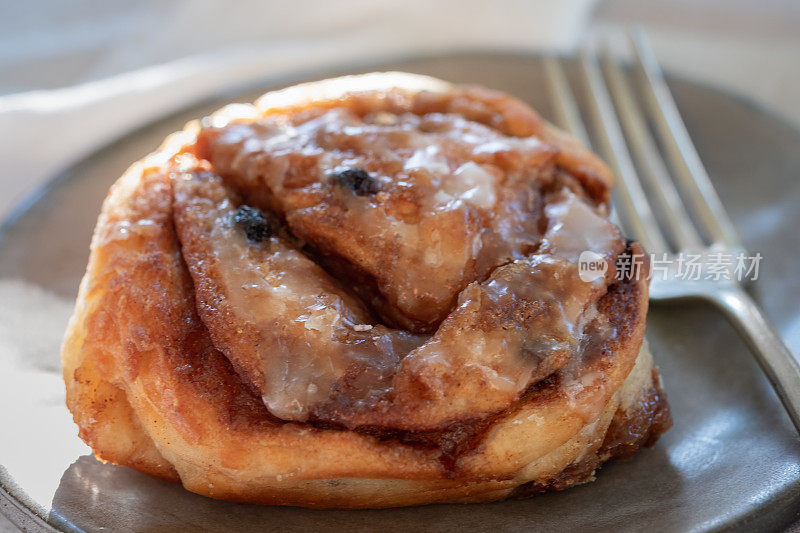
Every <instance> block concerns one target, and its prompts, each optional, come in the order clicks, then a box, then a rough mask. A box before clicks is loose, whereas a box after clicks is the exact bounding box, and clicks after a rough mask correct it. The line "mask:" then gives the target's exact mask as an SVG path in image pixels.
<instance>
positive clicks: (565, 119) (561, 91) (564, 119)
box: [544, 56, 622, 227]
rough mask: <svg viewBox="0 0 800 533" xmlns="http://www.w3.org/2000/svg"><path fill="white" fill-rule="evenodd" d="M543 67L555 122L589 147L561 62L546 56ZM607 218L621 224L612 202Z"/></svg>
mask: <svg viewBox="0 0 800 533" xmlns="http://www.w3.org/2000/svg"><path fill="white" fill-rule="evenodd" d="M544 67H545V74H546V76H547V82H548V88H549V92H550V100H551V101H552V103H553V107H554V108H555V115H556V116H555V119H556V124H557V125H558V126H559V127H560V128H562V129H564V130H566V131H568V132H569V133H570V134H571V135H572V136H573V137H575V138H576V139H578V140H579V141H580V142H581V144H583V145H584V146H585V147H587V148H591V146H592V144H591V142H590V141H589V135H588V134H587V133H586V127H585V126H584V124H583V121H582V120H581V113H580V111H579V110H578V104H577V103H576V102H575V97H574V96H573V94H572V90H571V89H570V88H569V82H567V77H566V75H565V74H564V69H563V68H562V67H561V63H560V62H559V60H558V59H557V58H556V57H554V56H546V57H545V59H544ZM608 218H609V219H610V220H611V222H612V223H613V224H614V225H615V226H617V227H621V226H622V224H621V223H620V221H619V217H618V216H617V210H616V209H615V207H614V205H613V203H612V205H611V212H610V213H609V215H608Z"/></svg>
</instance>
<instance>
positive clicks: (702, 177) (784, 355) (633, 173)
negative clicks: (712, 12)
mask: <svg viewBox="0 0 800 533" xmlns="http://www.w3.org/2000/svg"><path fill="white" fill-rule="evenodd" d="M631 44H632V47H633V50H634V52H635V71H636V74H637V77H638V79H639V82H640V83H639V87H640V91H641V93H640V96H641V98H642V100H643V102H644V104H645V105H644V108H645V110H646V111H645V112H644V113H643V112H642V110H641V106H640V105H639V102H638V101H637V100H636V98H635V93H634V91H633V89H632V88H631V85H630V84H629V83H628V79H627V77H626V75H625V72H624V71H623V69H622V67H620V65H619V64H618V63H617V62H616V61H615V60H614V59H613V58H612V56H611V54H610V53H609V51H608V49H607V48H604V49H603V50H602V52H601V54H600V55H601V59H602V61H601V62H600V61H598V59H597V55H596V53H595V52H594V49H593V48H592V47H585V48H584V49H583V50H582V52H581V54H580V57H579V63H580V70H581V74H582V80H583V82H584V85H585V87H586V89H587V95H588V97H587V100H588V112H589V115H590V117H591V119H592V120H591V123H592V125H593V126H594V127H593V128H592V133H593V138H594V139H595V140H596V144H597V148H598V149H599V151H600V152H601V153H602V154H603V155H604V156H605V158H606V161H607V162H608V163H609V164H610V166H611V168H612V170H613V171H614V174H615V175H616V177H617V178H618V181H619V183H618V185H617V187H616V191H615V197H614V200H613V203H614V207H615V209H616V210H617V211H619V212H620V214H621V215H622V218H623V222H624V227H625V228H626V229H627V230H628V231H629V232H630V233H631V235H632V236H633V237H634V238H636V239H637V240H638V241H640V242H641V243H642V245H643V246H644V247H645V249H646V250H647V251H648V252H651V253H654V254H656V257H664V258H665V259H666V261H665V263H666V265H669V266H668V267H667V268H665V270H664V271H662V276H653V277H652V279H651V286H650V300H651V301H653V302H661V301H685V300H692V299H701V300H707V301H710V302H712V303H713V304H715V305H716V306H717V307H718V308H719V309H720V310H722V311H723V313H724V314H725V316H726V317H727V318H728V319H729V320H730V321H731V323H732V324H733V325H734V326H735V327H736V329H737V330H738V331H739V333H740V334H741V335H742V337H743V338H744V340H745V341H746V342H747V343H748V345H749V346H750V348H751V351H752V352H753V354H754V356H755V358H756V360H757V361H758V363H759V365H760V366H761V368H762V370H763V371H764V373H765V374H766V376H767V378H768V379H769V381H770V383H772V386H773V388H774V389H775V392H776V393H777V394H778V397H779V398H780V400H781V402H782V403H783V406H784V407H785V408H786V411H787V412H788V414H789V417H790V418H791V420H792V423H793V424H794V426H795V428H796V429H797V431H798V432H800V365H798V363H797V360H796V359H795V358H794V357H793V356H792V354H791V352H789V350H788V348H787V347H786V345H785V344H783V342H782V341H781V339H780V336H779V335H778V333H777V332H776V331H775V329H774V327H773V326H772V325H771V324H770V323H769V321H768V320H767V318H766V317H765V316H764V314H763V312H762V311H761V309H760V308H759V307H758V305H757V304H756V303H755V302H754V301H753V299H752V298H751V297H750V296H749V295H748V293H747V292H745V290H744V289H743V288H742V285H741V283H740V282H739V281H737V280H736V279H733V277H732V276H729V277H725V276H722V277H720V276H717V277H718V279H697V280H688V279H685V278H684V277H682V276H681V275H680V273H679V272H678V271H677V268H676V265H677V264H678V254H685V253H687V252H691V253H694V254H697V255H700V256H701V260H700V263H701V267H703V268H706V267H708V262H709V260H710V257H711V254H725V255H726V256H727V255H730V256H731V257H734V256H736V255H739V254H744V253H745V248H744V246H742V244H741V242H740V240H739V237H738V235H737V232H736V230H735V229H734V226H733V224H732V223H731V220H730V218H729V217H728V215H727V213H726V212H725V209H724V208H723V206H722V203H721V202H720V199H719V197H718V196H717V193H716V191H715V190H714V188H713V186H712V185H711V181H710V179H709V177H708V174H707V173H706V171H705V168H704V167H703V164H702V162H701V161H700V157H699V156H698V154H697V151H696V150H695V148H694V146H693V145H692V142H691V139H690V138H689V134H688V132H687V131H686V128H685V126H684V124H683V121H682V120H681V117H680V115H679V113H678V110H677V107H676V105H675V102H674V100H673V99H672V96H671V94H670V92H669V89H668V88H667V84H666V82H665V81H664V77H663V75H662V73H661V69H660V68H659V66H658V63H657V61H656V58H655V55H654V53H653V51H652V48H651V47H650V44H649V42H648V40H647V37H646V36H645V34H644V33H643V32H641V31H639V32H636V33H634V34H633V35H632V36H631ZM601 63H602V68H601ZM545 67H546V73H547V78H548V82H549V84H550V89H551V96H552V99H553V103H554V107H555V111H556V119H557V122H559V123H560V124H559V125H560V126H562V127H564V128H566V129H567V130H569V131H570V132H571V133H572V134H573V135H575V136H576V137H577V138H578V139H579V140H581V141H583V142H584V143H585V144H586V145H587V146H591V144H590V143H589V136H588V135H587V130H586V128H585V126H584V123H583V121H582V120H581V114H580V110H579V108H578V105H577V103H576V100H575V98H574V97H573V95H572V92H571V90H570V87H569V83H568V81H567V78H566V76H565V74H564V71H563V70H562V67H561V64H560V63H559V61H558V60H557V59H555V58H553V57H550V58H547V59H546V60H545ZM604 73H605V79H604V75H603V74H604ZM606 79H607V80H608V82H607V83H606V81H605V80H606ZM648 119H649V121H650V122H648ZM649 124H652V125H653V128H654V130H655V132H656V134H657V136H658V138H659V140H660V142H661V146H662V147H663V152H664V155H665V156H666V159H667V160H668V161H669V167H668V166H667V164H666V163H665V161H664V159H663V158H662V155H661V151H660V150H659V145H658V144H656V141H655V140H654V139H653V136H652V135H651V134H650V128H649ZM668 168H671V169H672V170H673V172H674V174H675V180H674V181H673V179H672V178H671V177H670V172H669V170H668ZM640 174H641V178H642V180H640ZM643 183H644V184H645V186H646V189H645V187H643ZM676 185H677V186H676ZM679 189H680V193H682V194H683V197H685V198H686V199H687V204H688V205H684V203H683V201H682V197H681V194H680V193H679V192H678V190H679ZM646 190H647V192H645V191H646ZM651 200H652V201H653V204H654V206H655V207H656V208H657V210H658V211H655V210H654V209H653V207H651ZM690 211H691V212H692V213H693V214H694V216H695V219H696V221H697V223H696V225H695V223H694V222H693V221H692V218H690V215H689V212H690ZM657 215H659V216H657Z"/></svg>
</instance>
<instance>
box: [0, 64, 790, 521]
mask: <svg viewBox="0 0 800 533" xmlns="http://www.w3.org/2000/svg"><path fill="white" fill-rule="evenodd" d="M385 69H398V70H408V71H412V72H418V73H423V74H431V75H434V76H438V77H442V78H444V79H447V80H451V81H454V82H477V83H482V84H485V85H487V86H490V87H493V88H497V89H500V90H503V91H507V92H509V93H511V94H513V95H516V96H518V97H520V98H521V99H523V100H526V101H528V102H530V103H531V104H532V105H533V106H534V107H535V108H537V109H539V110H540V111H541V112H542V113H543V114H544V115H548V114H549V113H548V112H549V109H548V102H547V91H546V87H545V84H544V80H543V77H542V65H541V59H540V58H538V57H534V56H529V55H513V54H502V55H500V54H493V55H487V54H480V55H475V54H468V55H457V56H447V57H436V58H425V59H414V60H408V61H397V62H392V63H381V64H374V65H362V66H360V67H358V68H354V69H337V70H331V71H330V72H313V73H304V74H302V75H296V76H291V77H284V78H280V79H270V80H265V81H264V82H263V83H260V84H258V85H257V86H253V87H250V88H249V90H244V91H241V93H239V94H232V95H225V96H221V97H219V98H217V99H215V100H214V101H210V102H207V103H206V104H205V105H199V106H195V107H193V108H191V109H187V110H185V111H183V112H180V113H178V114H176V115H173V116H170V117H166V118H164V119H163V120H160V121H158V122H156V123H153V124H151V125H148V126H146V127H145V128H142V129H140V130H138V131H136V132H134V133H131V134H130V135H127V136H125V137H124V138H122V139H119V140H116V141H114V142H112V143H111V144H109V145H108V146H106V147H105V148H103V149H102V150H99V151H98V152H97V153H95V154H94V155H92V156H90V157H88V158H87V159H85V160H83V161H81V162H80V163H78V164H77V165H75V166H73V167H72V168H70V169H68V170H67V171H65V172H64V173H63V174H61V175H60V176H58V177H57V178H56V179H55V180H54V181H53V183H52V184H51V185H50V186H49V187H47V188H46V189H45V190H43V191H41V192H40V194H38V195H37V196H36V197H35V198H33V199H32V200H31V201H29V202H28V203H27V204H26V205H24V206H22V207H20V208H19V209H17V211H16V213H15V215H14V216H12V217H11V218H10V219H9V220H8V221H7V222H6V224H5V225H4V226H3V228H2V234H1V235H0V302H1V303H0V465H2V466H0V511H2V512H3V513H4V514H6V515H7V516H9V518H10V519H11V520H12V521H13V522H15V523H17V524H19V525H20V526H23V527H25V528H28V529H33V530H35V529H46V528H56V529H61V530H86V531H97V530H100V529H103V528H110V529H113V530H115V531H119V530H126V531H144V530H147V531H161V530H176V529H177V530H180V529H191V530H217V531H246V530H263V529H265V528H278V527H279V528H280V529H281V530H283V531H305V530H308V529H311V528H319V527H325V528H333V529H342V530H347V531H354V530H364V529H368V530H381V531H384V532H387V531H393V530H408V529H411V530H415V529H416V530H421V529H425V530H432V531H437V530H439V531H441V530H455V529H457V530H459V531H472V530H487V529H490V528H491V529H492V530H494V531H505V530H520V529H523V528H526V529H527V528H536V529H537V530H542V531H547V530H561V531H564V530H566V531H582V530H589V529H592V530H609V531H610V530H613V531H620V530H664V531H701V530H702V531H706V530H715V529H750V528H753V527H759V528H761V529H779V528H781V527H783V526H784V525H786V524H787V523H790V522H791V521H792V520H793V519H796V518H797V515H798V512H800V439H799V438H798V436H797V435H796V434H795V432H794V431H793V429H792V426H791V424H790V422H789V418H788V417H787V416H786V414H785V413H784V412H783V410H782V409H781V406H780V404H779V403H778V401H777V399H776V396H775V394H774V393H773V392H772V390H771V389H770V387H769V385H768V383H767V381H766V379H765V378H764V377H763V376H762V374H761V373H760V371H759V369H758V366H757V365H756V364H755V363H754V361H753V360H752V359H751V357H750V354H749V353H748V351H747V349H746V348H745V347H744V345H743V344H742V342H741V341H740V340H739V338H738V337H737V335H736V333H735V332H734V330H733V329H732V328H731V327H730V326H729V325H728V324H727V323H726V322H725V320H724V319H723V318H722V317H721V316H720V315H719V314H718V313H717V312H715V311H714V310H713V309H711V308H710V307H708V306H706V305H702V304H696V305H680V306H677V305H676V306H660V305H657V306H654V308H652V310H651V312H650V316H649V320H648V337H649V340H650V344H651V347H652V351H653V353H654V354H655V357H656V361H657V362H658V364H659V365H660V366H661V369H662V372H663V377H664V381H665V386H666V391H667V394H668V396H669V399H670V403H671V404H672V410H673V416H674V419H675V426H674V427H673V428H672V429H671V430H670V431H669V432H668V433H666V434H665V435H664V436H663V437H662V439H661V440H660V441H659V442H658V444H657V445H656V446H655V447H654V448H652V449H648V450H645V451H643V452H642V453H640V454H639V455H638V456H637V457H636V458H634V459H633V460H631V461H627V462H615V463H612V464H608V465H607V466H605V467H603V468H602V469H601V470H600V471H599V473H598V479H597V481H596V482H594V483H591V484H588V485H584V486H580V487H577V488H574V489H571V490H568V491H565V492H560V493H552V494H546V495H543V496H538V497H536V498H533V499H530V500H523V501H508V502H501V503H495V504H473V505H431V506H425V507H416V508H406V509H391V510H374V511H313V510H306V509H297V508H280V507H267V506H251V505H240V504H232V503H227V502H222V501H215V500H211V499H207V498H204V497H201V496H197V495H195V494H191V493H189V492H187V491H185V490H183V489H182V488H181V487H180V486H179V485H175V484H170V483H165V482H161V481H158V480H155V479H151V478H149V477H147V476H145V475H143V474H140V473H138V472H135V471H133V470H129V469H127V468H120V467H116V466H112V465H105V464H101V463H99V462H98V461H96V460H95V459H94V458H93V457H92V456H91V455H90V454H89V450H88V449H87V448H86V447H85V446H84V445H83V444H82V443H81V442H80V440H79V439H78V438H77V436H76V428H75V426H74V425H73V424H72V421H71V418H70V416H69V414H68V412H67V410H66V408H64V406H63V385H62V383H61V377H60V364H59V354H58V347H59V343H60V339H61V336H62V334H63V331H64V328H65V326H66V321H67V319H68V317H69V314H70V312H71V309H72V300H73V298H74V297H75V294H76V292H77V287H78V282H79V280H80V277H81V275H82V274H83V270H84V268H85V266H86V259H87V255H88V245H89V238H90V235H91V231H92V227H93V226H94V222H95V218H96V216H97V213H98V212H99V210H100V203H101V201H102V199H103V197H104V196H105V193H106V191H107V189H108V187H109V186H110V185H111V183H112V182H114V180H116V179H117V177H118V176H119V175H120V174H121V173H122V171H123V170H125V168H126V166H128V165H129V164H130V163H131V162H133V161H135V160H136V159H139V158H140V157H141V156H143V155H144V154H146V153H147V152H148V151H150V150H152V149H154V148H155V147H156V146H157V145H158V144H159V142H160V141H161V139H162V138H163V137H164V136H165V135H167V134H168V133H170V132H171V131H174V130H176V129H179V128H180V127H182V125H183V124H184V123H185V122H186V121H187V120H189V119H192V118H196V117H200V116H202V115H203V114H205V113H208V112H210V111H212V110H214V109H216V108H218V107H220V106H221V105H223V104H225V103H228V102H231V101H250V100H252V99H254V98H255V97H256V96H257V95H258V94H259V93H261V92H263V91H265V90H268V89H273V88H277V87H279V86H285V85H289V84H291V83H294V82H297V81H305V80H310V79H319V78H323V77H327V76H330V75H334V74H341V73H355V72H362V71H369V70H385ZM671 86H672V89H673V91H674V94H675V97H676V99H677V102H678V104H679V107H680V109H681V111H682V113H683V115H684V117H685V120H686V123H687V126H688V128H689V130H690V132H691V134H692V137H693V139H694V141H695V143H696V145H697V148H698V150H699V152H700V154H701V156H702V158H703V160H704V161H705V163H706V165H707V167H708V170H709V172H710V174H711V176H712V179H713V181H714V184H715V185H716V187H717V189H718V191H719V194H720V196H721V197H722V200H723V202H724V203H725V205H726V206H727V207H728V209H729V211H730V213H731V216H732V218H733V220H734V221H735V222H736V225H737V226H738V228H739V230H740V231H741V233H742V235H743V238H744V241H745V243H746V245H747V246H748V248H749V249H750V250H751V251H753V252H760V253H761V254H762V256H763V258H764V259H763V261H762V263H761V265H760V272H759V279H758V281H757V282H756V283H755V284H754V286H753V287H752V290H753V292H754V296H755V297H756V299H757V300H758V301H760V302H761V303H762V304H763V306H764V308H765V310H766V312H767V314H768V315H769V316H770V317H771V318H772V319H773V320H774V321H775V323H776V325H777V327H778V329H779V330H780V331H781V332H782V334H783V335H784V338H785V339H786V340H787V342H788V343H789V344H790V346H791V348H792V350H793V351H794V352H795V353H797V352H798V349H800V306H799V305H798V301H800V278H798V276H797V273H798V268H797V265H798V264H800V246H798V244H800V242H798V227H800V179H798V169H800V133H799V132H798V131H797V130H795V129H793V128H792V127H790V126H788V125H787V124H786V123H785V122H783V121H782V120H781V119H779V118H776V117H773V116H770V115H768V114H766V113H764V112H763V111H760V110H758V109H756V108H754V107H752V106H750V105H748V104H745V103H743V102H742V101H739V100H737V99H734V98H732V97H730V96H726V95H724V94H722V93H719V92H716V91H713V90H710V89H708V88H704V87H700V86H697V85H694V84H691V83H688V82H684V81H680V80H675V79H672V80H671ZM75 134H76V135H79V134H80V125H79V124H76V133H75Z"/></svg>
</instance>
